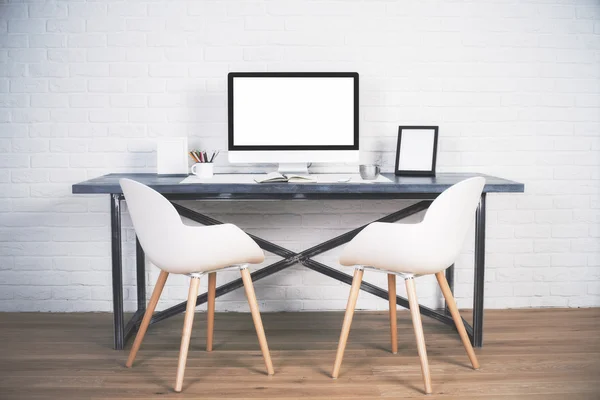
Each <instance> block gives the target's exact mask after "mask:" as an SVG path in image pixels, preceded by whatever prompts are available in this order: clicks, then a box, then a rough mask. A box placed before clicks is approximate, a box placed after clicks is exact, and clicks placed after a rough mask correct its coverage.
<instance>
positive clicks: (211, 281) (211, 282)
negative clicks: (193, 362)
mask: <svg viewBox="0 0 600 400" xmlns="http://www.w3.org/2000/svg"><path fill="white" fill-rule="evenodd" d="M216 289H217V273H216V272H211V273H209V274H208V304H207V308H208V310H207V311H208V313H207V321H206V351H212V348H213V333H214V330H215V291H216Z"/></svg>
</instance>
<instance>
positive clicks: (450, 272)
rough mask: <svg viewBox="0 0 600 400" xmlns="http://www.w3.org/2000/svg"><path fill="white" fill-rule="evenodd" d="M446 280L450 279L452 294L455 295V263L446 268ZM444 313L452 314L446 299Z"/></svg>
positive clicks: (449, 284)
mask: <svg viewBox="0 0 600 400" xmlns="http://www.w3.org/2000/svg"><path fill="white" fill-rule="evenodd" d="M446 280H447V281H448V286H449V287H450V291H451V292H452V295H454V264H452V265H451V266H449V267H448V268H446ZM444 313H445V314H446V315H450V309H449V308H448V304H446V300H444Z"/></svg>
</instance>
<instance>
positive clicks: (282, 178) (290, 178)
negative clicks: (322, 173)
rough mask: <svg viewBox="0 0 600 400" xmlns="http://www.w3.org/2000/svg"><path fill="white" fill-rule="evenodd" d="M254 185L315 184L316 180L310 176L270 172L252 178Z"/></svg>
mask: <svg viewBox="0 0 600 400" xmlns="http://www.w3.org/2000/svg"><path fill="white" fill-rule="evenodd" d="M254 180H255V181H256V183H276V182H289V183H310V182H313V183H315V182H317V178H314V177H312V176H310V175H296V174H281V173H279V172H270V173H268V174H267V175H265V176H258V177H256V178H254Z"/></svg>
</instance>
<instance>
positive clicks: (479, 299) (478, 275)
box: [473, 193, 485, 347]
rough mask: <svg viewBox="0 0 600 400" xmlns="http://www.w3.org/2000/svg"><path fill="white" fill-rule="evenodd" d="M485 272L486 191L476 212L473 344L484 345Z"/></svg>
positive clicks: (476, 345)
mask: <svg viewBox="0 0 600 400" xmlns="http://www.w3.org/2000/svg"><path fill="white" fill-rule="evenodd" d="M484 273H485V193H482V194H481V200H480V201H479V206H478V207H477V213H476V214H475V285H474V289H473V346H475V347H482V346H483V286H484V283H485V282H484V281H485V280H484Z"/></svg>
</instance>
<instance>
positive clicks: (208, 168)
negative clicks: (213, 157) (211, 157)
mask: <svg viewBox="0 0 600 400" xmlns="http://www.w3.org/2000/svg"><path fill="white" fill-rule="evenodd" d="M192 174H194V175H196V176H197V177H198V178H212V177H213V163H196V164H194V165H192Z"/></svg>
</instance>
